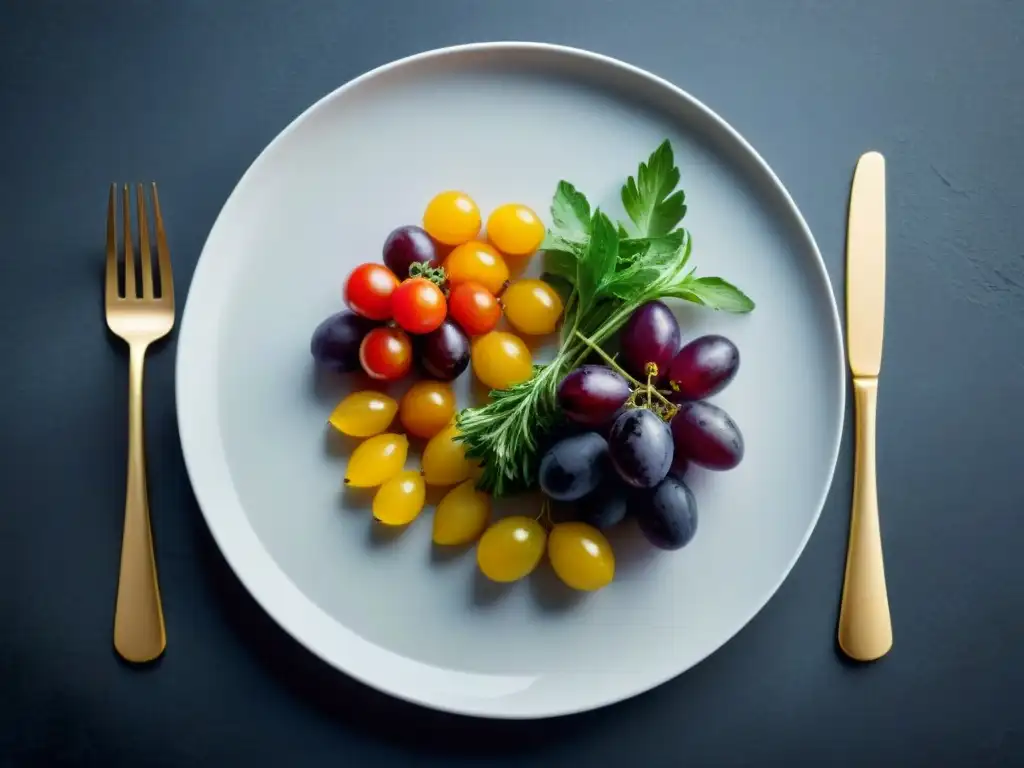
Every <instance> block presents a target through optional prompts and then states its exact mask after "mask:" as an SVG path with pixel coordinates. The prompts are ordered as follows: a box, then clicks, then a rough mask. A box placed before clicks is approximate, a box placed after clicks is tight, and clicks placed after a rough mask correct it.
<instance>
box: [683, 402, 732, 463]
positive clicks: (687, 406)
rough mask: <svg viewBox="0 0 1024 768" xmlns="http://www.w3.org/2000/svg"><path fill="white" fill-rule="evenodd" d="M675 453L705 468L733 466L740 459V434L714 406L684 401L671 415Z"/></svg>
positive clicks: (728, 418)
mask: <svg viewBox="0 0 1024 768" xmlns="http://www.w3.org/2000/svg"><path fill="white" fill-rule="evenodd" d="M672 442H673V443H674V444H675V450H676V453H677V454H679V455H681V456H684V457H686V458H687V459H689V460H690V461H691V462H693V463H694V464H699V465H701V466H702V467H707V468H708V469H717V470H723V469H732V468H733V467H735V466H736V465H737V464H739V463H740V461H742V460H743V435H742V434H741V433H740V429H739V427H737V426H736V422H734V421H733V420H732V419H731V418H730V417H729V414H727V413H726V412H725V411H723V410H722V409H721V408H719V407H718V406H717V405H712V404H711V403H706V402H704V401H703V400H697V401H695V402H692V403H684V404H683V405H681V406H680V408H679V410H678V411H677V412H676V415H675V416H673V417H672Z"/></svg>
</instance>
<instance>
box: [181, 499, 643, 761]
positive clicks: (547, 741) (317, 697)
mask: <svg viewBox="0 0 1024 768" xmlns="http://www.w3.org/2000/svg"><path fill="white" fill-rule="evenodd" d="M193 503H194V502H193ZM194 509H195V514H196V515H197V517H198V516H199V515H200V513H199V510H198V509H197V508H194ZM195 530H196V537H197V539H198V541H197V549H198V552H199V555H200V562H201V563H202V565H203V569H204V571H205V573H206V576H207V577H208V581H209V583H210V585H211V587H212V589H213V592H214V595H215V598H216V601H217V603H218V606H219V608H220V609H221V611H222V613H223V615H224V616H225V617H226V619H227V621H228V622H229V623H230V625H231V627H232V629H233V630H234V631H235V634H236V635H237V637H238V644H239V646H241V647H243V648H245V650H246V652H249V653H252V654H254V655H255V656H256V657H257V658H258V660H259V662H260V664H261V666H263V668H264V669H266V670H267V672H268V673H269V674H270V675H271V676H272V677H273V678H274V679H275V680H276V681H277V683H278V684H279V685H280V686H281V688H282V689H284V690H286V691H287V692H289V693H291V694H292V695H294V696H296V697H299V698H300V699H301V700H302V702H303V703H304V704H306V705H309V706H313V707H315V708H317V709H318V710H320V711H321V712H323V713H324V714H326V715H328V716H329V717H331V718H334V719H336V720H338V721H339V722H340V723H342V724H344V725H345V726H347V727H350V728H353V729H356V730H358V731H359V732H361V733H366V734H371V735H373V736H374V737H376V738H379V739H381V740H382V741H384V742H387V743H388V744H391V745H395V744H396V743H397V744H400V745H402V746H406V747H408V748H409V749H414V750H416V751H422V752H429V753H434V754H460V755H473V754H495V753H497V752H498V751H500V752H503V753H507V752H513V751H515V752H522V751H531V750H535V749H539V748H541V747H547V748H551V747H552V746H554V745H555V744H556V743H557V742H559V741H562V740H570V741H572V740H575V739H576V738H579V737H580V736H581V735H582V734H583V733H584V732H586V731H591V730H593V729H598V728H606V727H607V725H608V720H609V718H610V717H614V713H615V712H621V710H622V708H623V707H630V706H631V703H630V702H625V703H623V704H619V705H615V706H613V707H609V708H605V709H603V710H598V711H596V712H590V713H585V714H582V715H573V716H569V717H561V718H555V719H548V720H532V721H502V720H484V719H477V718H471V717H463V716H459V715H451V714H446V713H443V712H436V711H434V710H430V709H426V708H423V707H419V706H416V705H414V704H409V703H406V702H404V701H400V700H398V699H394V698H392V697H390V696H387V695H385V694H383V693H380V692H378V691H376V690H374V689H372V688H369V687H367V686H365V685H363V684H362V683H359V682H357V681H355V680H353V679H352V678H349V677H347V676H346V675H344V674H342V673H340V672H338V671H337V670H335V669H334V668H333V667H330V666H329V665H327V664H326V663H324V662H322V661H321V660H320V659H319V658H317V657H316V656H314V655H313V654H312V653H310V652H309V651H307V650H306V649H305V648H304V647H303V646H301V645H300V644H299V643H298V642H297V641H296V640H294V639H293V638H292V637H291V636H290V635H288V634H287V633H286V632H285V631H284V630H282V629H281V628H280V627H279V626H278V625H277V623H276V622H274V620H273V619H271V618H270V616H269V615H267V614H266V613H265V612H264V611H263V609H262V608H261V607H260V606H259V605H258V604H257V603H256V602H255V600H253V598H252V597H251V596H250V595H249V593H248V592H247V591H246V589H245V587H243V586H242V584H241V582H240V581H239V580H238V578H237V577H236V576H235V575H234V573H233V572H232V571H231V569H230V567H229V566H228V564H227V562H226V561H225V560H224V558H223V556H222V555H221V553H220V551H219V550H218V548H217V546H216V544H215V543H214V541H213V538H212V537H211V535H210V532H209V530H208V529H207V528H206V525H205V523H204V522H203V521H202V520H197V521H196V524H195ZM648 695H650V694H648Z"/></svg>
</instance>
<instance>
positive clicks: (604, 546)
mask: <svg viewBox="0 0 1024 768" xmlns="http://www.w3.org/2000/svg"><path fill="white" fill-rule="evenodd" d="M548 559H549V560H550V561H551V567H552V568H554V569H555V573H556V574H557V575H558V578H560V579H561V580H562V581H563V582H565V583H566V584H567V585H568V586H570V587H572V588H573V589H580V590H584V591H587V592H591V591H593V590H596V589H601V587H605V586H607V585H608V584H610V583H611V580H612V579H613V578H614V576H615V555H614V553H613V552H612V546H611V544H609V543H608V539H606V538H605V537H604V534H603V533H601V532H600V531H599V530H597V528H594V527H593V526H591V525H587V524H586V523H559V524H558V525H556V526H555V527H554V528H553V529H552V530H551V534H550V535H549V536H548Z"/></svg>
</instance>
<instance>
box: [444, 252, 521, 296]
mask: <svg viewBox="0 0 1024 768" xmlns="http://www.w3.org/2000/svg"><path fill="white" fill-rule="evenodd" d="M444 271H445V273H446V274H447V275H448V285H452V286H455V285H458V284H459V283H468V282H474V283H480V285H482V286H483V287H484V288H486V289H487V290H488V291H490V292H491V293H493V294H494V295H495V296H497V295H499V294H500V293H501V292H502V290H503V289H504V287H505V283H507V282H508V275H509V272H508V265H507V264H505V260H504V259H503V258H502V257H501V254H500V253H498V252H497V251H496V250H495V249H494V246H492V245H490V244H489V243H482V242H480V241H479V240H473V241H471V242H468V243H463V244H462V245H460V246H459V247H458V248H456V249H455V250H453V251H452V252H451V253H449V254H448V258H447V259H445V261H444Z"/></svg>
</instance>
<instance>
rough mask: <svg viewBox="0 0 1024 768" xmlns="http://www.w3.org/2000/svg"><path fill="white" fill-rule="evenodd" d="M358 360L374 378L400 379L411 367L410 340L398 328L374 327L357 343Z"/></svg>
mask: <svg viewBox="0 0 1024 768" xmlns="http://www.w3.org/2000/svg"><path fill="white" fill-rule="evenodd" d="M359 362H360V364H362V366H363V370H364V371H366V373H367V374H368V375H369V376H371V377H372V378H374V379H384V380H386V381H391V380H393V379H400V378H402V377H403V376H405V374H407V373H408V372H409V368H410V367H412V342H411V341H409V337H408V335H406V333H405V331H403V330H401V329H400V328H374V329H373V330H372V331H370V332H369V333H368V334H366V337H365V338H364V339H363V342H362V344H360V345H359Z"/></svg>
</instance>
